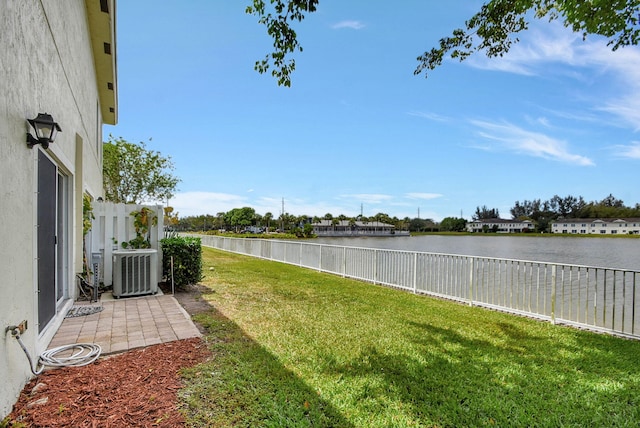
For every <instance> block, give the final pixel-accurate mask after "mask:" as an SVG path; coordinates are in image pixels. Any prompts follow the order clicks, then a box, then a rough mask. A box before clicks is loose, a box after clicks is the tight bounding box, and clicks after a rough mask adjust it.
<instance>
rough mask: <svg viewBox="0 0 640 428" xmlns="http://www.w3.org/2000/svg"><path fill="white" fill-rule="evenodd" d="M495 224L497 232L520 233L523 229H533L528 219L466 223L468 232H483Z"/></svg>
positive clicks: (497, 219)
mask: <svg viewBox="0 0 640 428" xmlns="http://www.w3.org/2000/svg"><path fill="white" fill-rule="evenodd" d="M496 226H497V231H498V233H520V232H522V231H523V230H533V229H534V228H535V225H534V224H533V223H532V222H531V221H529V220H524V221H518V220H508V219H502V218H496V219H482V220H474V221H470V222H469V223H467V231H468V232H483V231H484V229H485V228H488V230H490V231H491V230H492V229H493V228H494V227H496Z"/></svg>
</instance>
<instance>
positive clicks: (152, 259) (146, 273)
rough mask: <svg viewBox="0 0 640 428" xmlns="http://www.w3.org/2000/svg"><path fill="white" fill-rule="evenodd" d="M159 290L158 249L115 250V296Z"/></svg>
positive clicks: (142, 293) (154, 292) (150, 292)
mask: <svg viewBox="0 0 640 428" xmlns="http://www.w3.org/2000/svg"><path fill="white" fill-rule="evenodd" d="M157 292H158V251H156V250H151V249H141V250H116V251H114V252H113V297H116V298H118V297H129V296H142V295H145V294H156V293H157Z"/></svg>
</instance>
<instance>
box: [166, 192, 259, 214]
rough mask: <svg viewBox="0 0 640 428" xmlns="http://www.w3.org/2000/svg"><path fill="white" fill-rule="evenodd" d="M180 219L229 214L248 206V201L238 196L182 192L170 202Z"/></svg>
mask: <svg viewBox="0 0 640 428" xmlns="http://www.w3.org/2000/svg"><path fill="white" fill-rule="evenodd" d="M169 205H171V206H172V207H173V208H174V209H175V211H177V212H178V213H179V214H180V217H187V216H192V215H201V214H212V215H215V214H217V213H219V212H227V211H230V210H232V209H233V208H240V207H244V206H247V205H248V203H247V199H246V198H245V197H242V196H238V195H231V194H228V193H214V192H182V193H178V194H176V195H175V197H174V198H173V199H171V200H170V201H169Z"/></svg>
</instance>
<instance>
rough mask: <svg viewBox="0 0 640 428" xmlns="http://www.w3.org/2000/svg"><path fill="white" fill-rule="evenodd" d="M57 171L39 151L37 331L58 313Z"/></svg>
mask: <svg viewBox="0 0 640 428" xmlns="http://www.w3.org/2000/svg"><path fill="white" fill-rule="evenodd" d="M57 179H58V171H57V168H56V166H55V165H54V163H53V162H51V160H49V158H48V157H47V156H46V155H45V154H44V153H43V152H42V151H40V150H39V151H38V197H37V203H38V227H37V230H38V331H39V332H41V331H42V330H43V329H44V328H45V327H46V326H47V324H48V323H49V321H51V319H52V318H53V316H54V315H55V313H56V212H57V210H56V201H57V196H56V191H57V188H58V186H57Z"/></svg>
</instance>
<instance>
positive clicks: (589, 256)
mask: <svg viewBox="0 0 640 428" xmlns="http://www.w3.org/2000/svg"><path fill="white" fill-rule="evenodd" d="M312 242H314V243H318V244H332V245H341V246H349V247H365V248H384V249H392V250H405V251H420V252H428V253H443V254H458V255H465V256H481V257H495V258H506V259H517V260H532V261H540V262H550V263H564V264H575V265H583V266H594V267H606V268H616V269H630V270H640V239H638V238H599V237H559V236H555V237H542V236H508V235H464V236H451V235H422V236H408V237H394V238H360V237H358V238H317V239H314V240H313V241H312Z"/></svg>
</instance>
